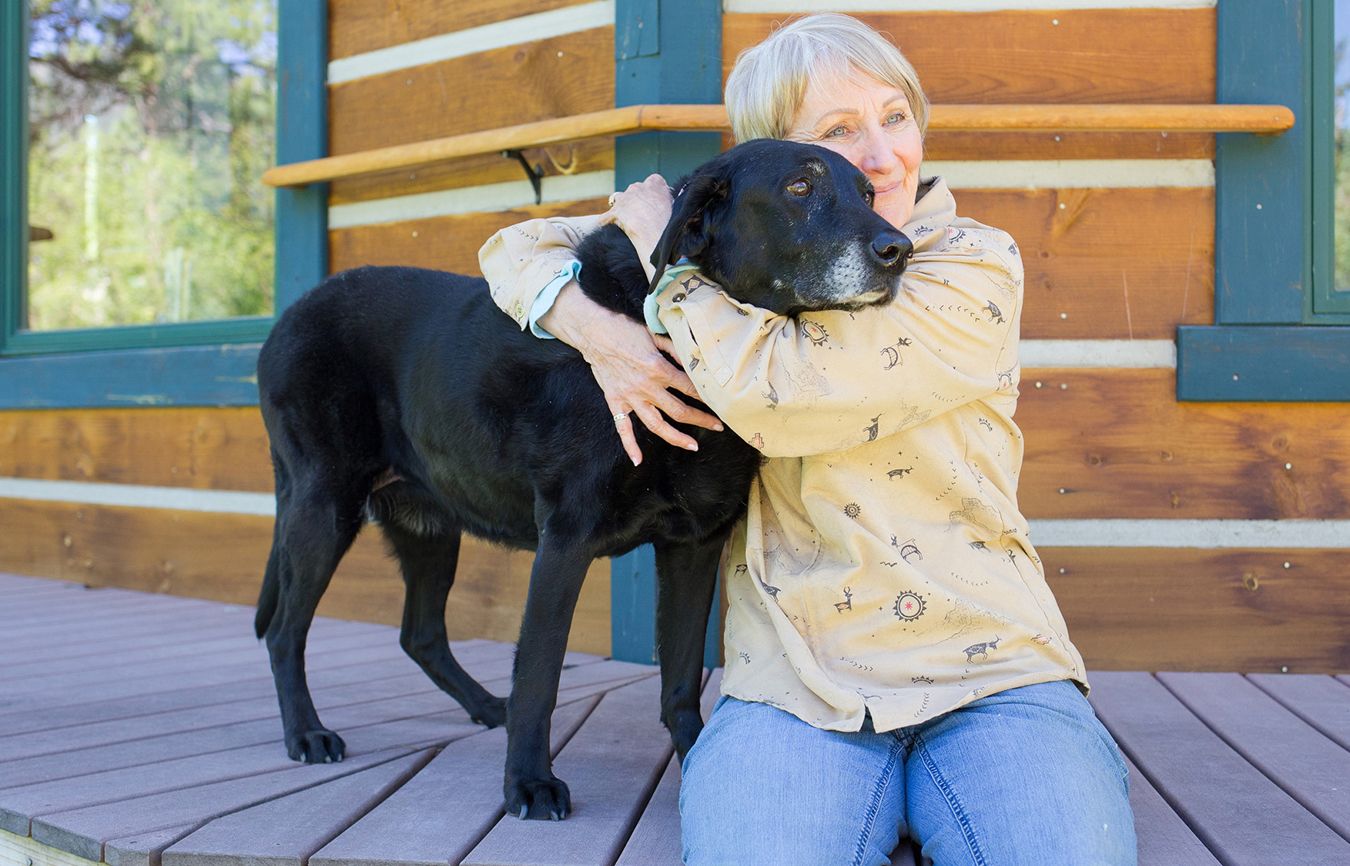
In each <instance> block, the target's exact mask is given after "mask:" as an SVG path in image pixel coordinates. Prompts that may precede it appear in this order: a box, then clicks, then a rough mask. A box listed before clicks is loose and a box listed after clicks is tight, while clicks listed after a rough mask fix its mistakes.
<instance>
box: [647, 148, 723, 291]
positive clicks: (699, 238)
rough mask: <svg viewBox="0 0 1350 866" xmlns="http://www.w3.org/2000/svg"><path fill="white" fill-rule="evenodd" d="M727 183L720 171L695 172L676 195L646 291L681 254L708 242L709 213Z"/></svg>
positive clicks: (689, 253) (694, 252) (697, 250)
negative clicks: (653, 271)
mask: <svg viewBox="0 0 1350 866" xmlns="http://www.w3.org/2000/svg"><path fill="white" fill-rule="evenodd" d="M727 189H728V184H727V182H726V179H725V178H724V177H723V176H722V174H721V172H719V171H713V172H709V173H707V174H695V175H694V176H693V177H691V178H689V180H688V181H686V182H685V185H684V186H683V187H682V188H681V189H680V191H679V192H678V193H676V195H675V204H674V208H673V209H672V210H671V213H670V222H668V223H666V230H665V231H664V232H662V233H661V240H659V241H657V243H656V249H655V250H653V251H652V264H653V265H655V266H656V274H655V276H653V277H652V283H651V285H650V286H648V287H647V291H648V292H650V291H651V290H653V289H655V288H656V284H657V282H658V281H659V280H660V279H661V274H662V273H664V272H665V269H666V268H667V267H668V266H669V265H671V264H674V263H675V262H676V261H677V260H679V258H680V257H681V256H690V257H693V256H697V255H698V254H699V253H701V252H702V251H703V249H704V247H706V246H707V245H708V229H709V226H708V216H709V212H710V210H711V209H712V208H714V207H715V206H716V205H717V204H718V203H720V202H721V201H722V200H723V199H725V198H726V195H727Z"/></svg>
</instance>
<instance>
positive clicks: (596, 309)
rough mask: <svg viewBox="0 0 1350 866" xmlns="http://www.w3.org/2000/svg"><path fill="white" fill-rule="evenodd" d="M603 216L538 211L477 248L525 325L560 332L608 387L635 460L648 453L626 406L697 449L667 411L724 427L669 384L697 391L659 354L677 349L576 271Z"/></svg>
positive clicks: (503, 300)
mask: <svg viewBox="0 0 1350 866" xmlns="http://www.w3.org/2000/svg"><path fill="white" fill-rule="evenodd" d="M603 220H604V218H603V217H594V216H593V217H577V218H552V219H536V220H528V221H526V222H523V223H519V224H517V225H514V226H509V227H507V228H505V229H502V230H501V231H499V232H497V233H496V234H495V235H493V236H492V238H490V239H489V240H488V242H487V243H486V244H484V245H483V247H482V249H480V250H479V253H478V260H479V265H480V267H481V268H482V271H483V275H484V276H485V277H486V278H487V280H488V285H489V287H490V290H491V293H492V299H493V301H494V302H495V303H496V304H497V306H499V307H501V308H502V310H503V311H505V312H506V313H507V314H509V315H510V316H511V317H512V318H514V319H515V320H516V322H517V323H518V324H519V325H520V326H521V328H522V329H524V328H531V330H532V331H533V332H534V333H535V334H536V335H540V336H556V337H558V338H559V339H561V340H562V341H563V342H565V343H567V344H569V345H571V346H572V347H573V348H575V349H577V350H578V351H579V352H581V354H582V357H584V358H585V359H586V361H587V363H589V364H590V365H591V372H592V373H593V374H594V375H595V378H596V382H597V383H598V384H599V385H600V388H601V390H603V391H604V394H605V402H606V404H607V405H608V406H609V408H610V412H611V413H612V414H615V415H618V414H620V413H623V414H624V417H623V418H622V419H621V420H617V421H616V422H615V426H616V429H617V431H618V433H619V438H620V440H621V441H622V442H623V446H624V451H625V452H626V453H627V454H628V457H629V459H630V460H632V461H633V464H634V465H637V464H638V463H640V462H641V461H642V452H641V450H640V449H639V448H638V445H637V439H636V436H635V435H634V432H633V424H632V421H631V420H630V419H629V418H628V413H633V414H636V415H637V416H638V418H639V419H640V420H641V421H642V423H643V424H644V425H646V427H647V429H649V430H651V432H652V433H654V434H656V435H657V436H659V437H661V438H662V439H664V440H665V441H666V442H669V443H670V444H672V445H675V446H677V447H680V448H686V449H689V450H697V448H698V445H697V443H696V442H695V441H694V439H693V438H692V437H690V436H687V435H686V434H684V433H681V432H680V431H679V430H677V429H676V428H675V427H673V426H671V424H670V423H669V422H668V421H667V420H666V418H665V417H663V416H662V414H661V413H662V412H664V413H665V415H666V416H669V417H670V418H672V419H674V420H675V421H679V422H681V423H686V424H692V425H695V426H699V427H705V428H708V429H713V430H720V429H722V424H721V422H719V421H718V420H717V418H715V417H714V416H712V415H709V414H708V413H706V412H703V411H700V410H697V409H694V408H692V407H690V406H689V405H687V404H686V403H684V402H683V401H681V400H680V399H679V398H678V397H676V396H675V395H673V394H671V393H670V392H669V391H668V390H666V389H667V388H674V389H675V390H677V391H680V392H681V393H684V394H687V395H688V396H690V397H695V398H697V397H698V392H697V391H696V390H695V389H694V385H693V382H691V381H690V380H689V377H688V376H687V375H686V374H685V373H684V371H683V370H681V369H680V368H679V367H676V366H674V365H673V364H671V363H670V362H669V361H668V360H666V358H665V357H664V356H663V355H662V354H661V351H662V350H664V351H666V352H668V353H670V354H671V355H672V356H674V354H675V351H674V347H673V346H672V345H671V344H670V342H669V340H666V339H664V338H653V336H652V335H651V334H650V333H649V332H648V331H647V329H646V328H645V327H644V326H642V325H641V324H639V323H637V322H634V321H633V320H632V319H629V318H627V317H626V316H623V315H621V314H619V313H614V312H612V311H610V310H607V309H605V308H604V307H601V306H600V305H599V304H596V303H595V302H593V301H591V300H590V299H589V298H587V297H586V295H585V293H584V292H582V291H581V287H580V285H578V284H577V282H576V280H575V278H573V277H574V275H575V268H574V263H575V261H576V247H577V244H579V243H580V241H581V239H582V238H583V237H585V235H586V234H589V233H590V232H591V231H594V230H595V229H596V228H599V226H600V225H602V224H603V222H602V221H603ZM562 280H566V282H565V283H563V284H562V288H561V291H559V292H558V293H557V295H556V299H554V300H553V301H552V305H551V306H547V305H544V306H543V307H542V309H541V305H540V304H538V303H536V301H537V299H538V296H539V294H540V291H541V289H543V288H545V287H547V286H548V285H549V284H550V283H553V284H555V285H556V284H557V283H558V282H560V281H562ZM532 313H533V315H532ZM541 331H543V332H544V333H543V334H541V333H540V332H541Z"/></svg>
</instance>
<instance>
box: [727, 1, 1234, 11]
mask: <svg viewBox="0 0 1350 866" xmlns="http://www.w3.org/2000/svg"><path fill="white" fill-rule="evenodd" d="M1215 2H1216V0H1152V2H1149V3H1144V2H1140V0H1022V2H1016V0H931V2H925V0H906V2H904V3H897V2H895V0H891V2H879V0H872V2H869V0H722V11H723V12H1040V11H1046V12H1059V11H1066V12H1067V11H1070V10H1075V9H1078V10H1084V9H1144V10H1147V9H1211V8H1213V7H1214V5H1215Z"/></svg>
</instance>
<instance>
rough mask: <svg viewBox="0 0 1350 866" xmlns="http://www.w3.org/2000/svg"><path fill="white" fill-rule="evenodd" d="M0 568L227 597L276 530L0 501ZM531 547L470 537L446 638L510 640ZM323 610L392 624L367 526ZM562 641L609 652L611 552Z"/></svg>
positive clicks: (396, 618) (390, 586) (233, 521)
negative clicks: (0, 529)
mask: <svg viewBox="0 0 1350 866" xmlns="http://www.w3.org/2000/svg"><path fill="white" fill-rule="evenodd" d="M0 513H3V515H4V523H5V527H6V531H5V532H4V533H0V570H8V571H14V572H18V573H20V574H32V575H38V576H45V577H56V578H61V579H64V580H73V581H78V582H81V583H87V584H89V585H91V586H119V587H124V588H127V589H137V590H144V591H148V592H159V593H166V594H170V595H182V596H190V597H193V598H207V599H213V600H216V601H225V602H232V603H235V604H246V605H252V604H253V603H255V602H256V601H257V597H258V587H259V586H260V585H261V583H262V573H263V566H264V565H265V564H266V562H267V551H268V549H269V548H270V545H271V541H272V519H271V518H268V517H252V516H247V515H238V514H211V513H202V512H189V511H168V510H161V509H143V508H124V507H116V506H89V505H73V504H68V503H60V502H36V501H31V500H22V499H5V500H0ZM532 562H533V555H532V554H531V553H529V552H527V551H510V550H504V549H502V548H498V547H493V546H490V545H488V544H486V543H484V542H480V541H477V540H475V539H465V542H464V545H463V547H462V548H461V550H460V558H459V563H460V564H459V571H458V575H457V577H458V579H457V580H456V586H455V590H454V592H453V593H451V595H450V602H449V605H448V608H447V612H446V624H447V628H448V630H449V633H450V637H451V639H452V640H458V639H462V638H470V637H483V638H492V639H493V640H501V641H512V642H514V641H515V639H516V637H517V636H518V635H519V632H520V615H521V611H522V610H523V609H524V604H525V592H526V589H527V587H528V584H529V573H530V565H531V563H532ZM318 612H319V615H321V616H332V617H337V618H339V619H351V620H360V621H363V622H377V623H384V624H386V625H397V624H398V623H400V622H401V620H402V612H403V582H402V580H401V579H400V577H399V575H398V567H397V565H396V564H395V563H394V562H393V561H391V560H390V559H389V558H388V557H387V556H386V555H385V552H384V545H383V542H382V540H381V539H380V537H379V532H378V530H374V531H372V529H371V528H369V527H368V528H367V530H366V531H364V532H362V533H361V535H360V536H359V537H358V538H357V541H356V543H355V544H354V545H353V546H352V549H351V550H350V551H349V552H348V553H347V555H346V557H345V558H344V559H343V561H342V564H341V565H340V566H339V567H338V570H337V574H336V575H335V577H334V579H333V583H332V585H331V586H330V587H329V589H328V592H327V593H326V594H325V595H324V598H323V601H322V602H321V603H320V605H319V611H318ZM568 645H569V647H570V648H572V649H574V650H579V651H582V652H593V653H599V654H608V652H609V561H608V560H597V561H596V562H595V563H594V564H593V565H592V566H591V569H590V571H589V572H587V577H586V583H585V585H584V587H583V589H582V592H581V600H580V601H579V602H578V604H577V610H576V616H575V618H574V619H573V622H572V632H571V637H570V639H569V644H568Z"/></svg>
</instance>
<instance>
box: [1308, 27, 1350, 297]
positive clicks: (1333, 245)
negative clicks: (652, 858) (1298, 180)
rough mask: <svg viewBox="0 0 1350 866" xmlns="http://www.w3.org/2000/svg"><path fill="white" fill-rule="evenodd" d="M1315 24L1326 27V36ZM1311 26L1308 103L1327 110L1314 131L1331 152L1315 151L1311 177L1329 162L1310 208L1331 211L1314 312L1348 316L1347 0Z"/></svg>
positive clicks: (1349, 84) (1349, 40)
mask: <svg viewBox="0 0 1350 866" xmlns="http://www.w3.org/2000/svg"><path fill="white" fill-rule="evenodd" d="M1328 23H1329V24H1330V25H1331V26H1326V25H1327V24H1328ZM1319 25H1322V26H1323V27H1324V28H1325V35H1324V33H1323V31H1322V29H1321V28H1319ZM1313 27H1314V28H1319V29H1318V30H1317V32H1315V33H1314V45H1313V52H1314V53H1313V100H1314V105H1315V108H1323V109H1328V110H1329V111H1328V115H1327V121H1328V122H1326V123H1324V124H1323V126H1324V128H1323V129H1319V130H1318V137H1319V139H1320V144H1321V145H1322V146H1323V147H1326V145H1328V144H1329V145H1330V151H1331V152H1330V154H1323V153H1322V152H1320V149H1319V151H1315V153H1314V157H1313V159H1314V174H1316V172H1317V165H1319V164H1326V163H1330V178H1331V182H1329V183H1325V184H1323V183H1320V182H1317V181H1316V180H1315V181H1314V182H1315V183H1316V187H1315V189H1314V195H1315V196H1316V197H1317V199H1318V200H1317V201H1316V202H1315V205H1314V207H1315V208H1316V209H1317V211H1318V212H1319V213H1322V214H1324V213H1326V212H1327V211H1331V212H1332V213H1331V216H1330V218H1329V220H1328V221H1329V224H1330V226H1332V227H1333V228H1332V231H1333V233H1334V238H1333V239H1331V240H1327V239H1325V238H1319V239H1318V240H1319V241H1321V242H1322V243H1323V244H1324V245H1325V247H1326V250H1327V251H1326V255H1327V256H1329V257H1330V258H1331V259H1332V260H1333V262H1334V264H1331V265H1328V266H1326V269H1325V271H1322V273H1325V274H1328V275H1329V277H1330V278H1329V279H1322V280H1320V281H1319V280H1318V279H1317V277H1318V276H1321V274H1320V273H1315V274H1314V283H1316V284H1317V285H1316V286H1315V293H1314V296H1313V313H1314V314H1315V315H1326V314H1335V313H1350V154H1347V153H1346V152H1345V151H1346V147H1347V146H1348V145H1350V0H1336V5H1335V11H1334V14H1333V20H1332V21H1331V22H1325V21H1318V20H1316V19H1314V20H1313ZM1319 37H1320V38H1319ZM1327 199H1331V200H1332V201H1327ZM1323 219H1327V218H1326V217H1324V218H1323ZM1314 268H1315V269H1316V268H1317V265H1316V264H1314ZM1319 270H1320V269H1319Z"/></svg>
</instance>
